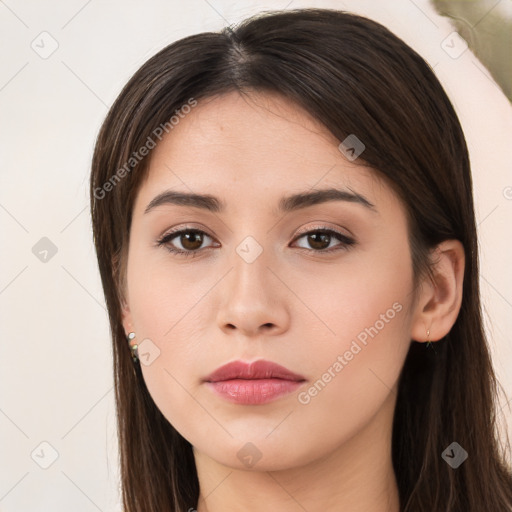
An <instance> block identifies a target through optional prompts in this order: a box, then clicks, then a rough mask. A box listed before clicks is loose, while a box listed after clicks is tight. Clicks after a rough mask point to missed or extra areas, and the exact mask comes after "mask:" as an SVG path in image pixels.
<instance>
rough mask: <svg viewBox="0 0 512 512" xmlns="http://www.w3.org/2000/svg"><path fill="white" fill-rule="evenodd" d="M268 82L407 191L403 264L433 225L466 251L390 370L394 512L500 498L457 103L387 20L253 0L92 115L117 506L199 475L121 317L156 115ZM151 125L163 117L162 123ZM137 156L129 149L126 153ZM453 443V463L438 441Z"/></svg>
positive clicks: (142, 504) (464, 509) (424, 263)
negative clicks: (438, 303)
mask: <svg viewBox="0 0 512 512" xmlns="http://www.w3.org/2000/svg"><path fill="white" fill-rule="evenodd" d="M250 90H257V91H263V92H264V91H268V92H272V93H278V94H280V95H282V96H284V97H286V98H288V99H289V100H292V101H295V102H296V104H297V106H298V108H303V109H305V110H306V111H307V112H308V113H310V114H311V115H312V116H314V117H315V118H316V119H318V120H319V121H320V122H322V123H323V124H324V125H325V126H326V127H327V128H328V129H329V130H330V131H331V132H332V134H334V136H335V137H337V139H338V140H339V141H340V142H341V141H343V140H344V139H345V138H346V137H347V136H348V135H349V134H356V135H357V137H358V138H359V139H360V140H362V141H364V144H365V146H366V149H365V151H364V155H363V156H364V160H365V162H366V163H367V164H368V165H370V166H371V167H372V168H374V169H375V170H376V172H378V173H380V176H383V177H384V178H385V179H386V180H387V181H388V182H389V183H390V184H391V185H392V187H393V188H394V190H395V191H396V192H397V193H398V195H399V197H400V198H401V200H402V201H403V203H404V205H405V206H406V209H407V212H408V220H409V239H410V246H411V252H412V257H413V267H414V273H415V276H416V278H418V276H420V275H423V273H424V272H425V271H427V272H428V261H429V260H428V250H429V249H430V248H432V247H434V246H435V245H436V244H438V243H440V242H442V241H443V240H446V239H458V240H460V241H461V242H462V244H463V246H464V250H465V256H466V267H465V274H464V283H463V287H464V291H463V298H462V306H461V310H460V313H459V315H458V318H457V321H456V323H455V325H454V326H453V328H452V329H451V331H450V333H449V334H448V335H447V336H446V337H445V338H444V339H442V340H440V341H438V342H436V343H435V344H434V345H433V346H435V350H432V346H430V347H428V346H427V345H426V344H424V343H417V342H415V341H411V347H410V350H409V353H408V356H407V359H406V361H405V365H404V367H403V370H402V374H401V376H400V381H399V388H398V397H397V405H396V410H395V416H394V423H393V436H392V460H393V466H394V470H395V474H396V478H397V482H398V488H399V494H400V510H401V511H403V512H422V511H425V512H427V511H428V512H431V511H433V510H435V511H436V512H437V511H446V512H482V511H493V512H498V511H500V512H501V511H510V510H512V475H511V472H510V468H509V467H507V465H506V464H505V458H504V457H505V454H504V453H502V450H503V447H502V446H500V443H499V437H498V428H497V416H496V414H497V413H496V410H497V407H496V404H497V391H498V387H499V384H498V383H497V381H496V377H495V374H494V371H493V368H492V365H491V359H490V355H489V348H488V345H487V341H486V338H485V334H484V330H483V326H482V318H481V311H480V296H479V281H478V279H479V274H478V256H477V234H476V227H475V214H474V209H473V197H472V183H471V174H470V165H469V158H468V151H467V147H466V142H465V139H464V134H463V132H462V129H461V126H460V124H459V121H458V118H457V115H456V113H455V111H454V109H453V107H452V104H451V103H450V101H449V99H448V97H447V95H446V93H445V92H444V90H443V88H442V86H441V85H440V83H439V81H438V80H437V78H436V77H435V75H434V73H433V71H432V69H431V68H430V67H429V65H428V64H427V63H426V62H425V61H424V60H423V59H422V58H421V57H420V56H419V55H418V54H417V53H415V52H414V51H413V50H412V49H411V48H410V47H409V46H407V45H406V44H405V43H404V42H403V41H402V40H401V39H399V38H398V37H396V36H395V35H394V34H392V33H391V32H390V31H389V30H388V29H386V28H385V27H383V26H382V25H380V24H379V23H376V22H374V21H371V20H369V19H366V18H363V17H360V16H357V15H354V14H350V13H346V12H341V11H335V10H330V9H297V10H293V11H273V12H272V11H271V12H263V13H259V14H258V15H256V16H253V17H252V18H250V19H247V20H245V21H244V22H242V23H240V24H239V25H238V26H236V27H235V28H231V27H230V28H225V29H223V30H222V31H220V32H208V33H202V34H197V35H192V36H189V37H186V38H184V39H182V40H179V41H176V42H174V43H172V44H170V45H169V46H167V47H166V48H164V49H163V50H161V51H160V52H158V53H157V54H156V55H155V56H153V57H152V58H150V59H149V60H148V61H147V62H146V63H145V64H144V65H143V66H142V67H141V68H140V69H139V70H138V71H137V72H136V73H135V74H134V75H133V77H132V78H131V79H130V80H129V82H128V83H127V85H126V86H125V87H124V89H123V90H122V92H121V93H120V95H119V97H118V98H117V99H116V101H115V102H114V104H113V106H112V108H111V109H110V111H109V113H108V115H107V117H106V119H105V121H104V123H103V126H102V127H101V130H100V133H99V135H98V139H97V142H96V147H95V151H94V156H93V161H92V173H91V181H90V199H91V214H92V225H93V233H94V243H95V246H96V251H97V257H98V264H99V270H100V274H101V279H102V283H103V289H104V293H105V298H106V303H107V307H108V312H109V318H110V326H111V331H112V341H113V355H114V359H113V369H114V374H115V392H116V405H117V413H118V416H117V418H118V435H119V445H120V466H121V479H122V482H121V484H122V498H123V503H124V508H125V511H126V512H142V511H144V512H157V511H158V512H162V511H179V512H185V511H187V510H189V509H190V508H193V507H196V506H197V501H198V497H199V483H198V479H197V473H196V467H195V461H194V457H193V453H192V447H191V445H190V443H189V442H188V441H187V440H185V439H184V438H183V437H182V436H181V435H180V434H179V433H178V432H177V431H176V430H175V429H174V428H173V426H172V425H171V424H170V423H169V422H168V421H167V420H166V419H165V417H164V416H163V415H162V414H161V412H160V411H159V409H158V408H157V407H156V406H155V403H154V402H153V400H152V398H151V396H150V395H149V393H148V390H147V388H146V386H145V383H144V379H143V377H142V373H141V371H140V366H139V365H137V364H136V365H135V366H134V363H133V362H132V359H131V357H130V353H129V350H128V347H127V341H126V337H125V332H124V330H123V326H122V322H121V320H122V319H121V304H122V301H123V300H124V298H123V297H124V296H123V291H124V286H125V267H126V255H127V249H128V243H129V232H130V224H131V216H132V208H133V203H134V198H135V196H136V194H137V191H138V189H139V187H140V184H141V181H142V179H143V178H144V176H146V175H147V170H148V164H149V160H150V157H151V152H150V151H149V154H148V155H147V156H145V157H144V158H140V157H139V150H140V148H142V147H143V146H146V147H148V145H149V144H150V143H149V140H150V139H151V140H153V142H158V140H155V134H158V133H160V132H159V131H158V130H157V128H158V127H163V128H164V129H165V131H166V132H168V131H170V130H171V129H172V126H171V125H172V123H170V122H169V120H170V119H171V118H172V117H173V116H177V115H179V114H180V112H182V111H183V109H184V105H187V104H189V105H190V104H192V102H193V101H200V100H201V99H204V98H209V97H210V98H211V97H213V96H215V95H220V94H223V93H226V92H229V91H239V92H240V93H242V94H243V93H247V92H249V91H250ZM160 131H161V130H160ZM135 155H137V157H135ZM454 441H455V442H457V443H459V444H460V445H461V446H462V447H463V448H464V449H465V450H466V451H467V452H468V459H467V460H466V461H465V462H464V463H463V464H462V465H461V466H460V467H458V468H457V469H454V468H452V467H451V466H450V465H449V464H447V463H446V461H445V460H444V459H443V457H442V456H441V455H442V453H443V451H444V450H445V449H446V448H447V447H448V446H449V445H450V444H451V443H452V442H454Z"/></svg>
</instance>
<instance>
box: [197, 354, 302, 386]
mask: <svg viewBox="0 0 512 512" xmlns="http://www.w3.org/2000/svg"><path fill="white" fill-rule="evenodd" d="M230 379H284V380H294V381H302V380H306V379H305V378H304V377H303V376H302V375H298V374H297V373H294V372H292V371H290V370H288V369H287V368H285V367H284V366H281V365H279V364H277V363H273V362H272V361H265V360H264V359H260V360H258V361H253V362H251V363H246V362H244V361H232V362H231V363H227V364H225V365H223V366H221V367H219V368H217V369H216V370H215V371H214V372H213V373H211V374H210V375H208V376H207V377H205V379H204V380H205V381H206V382H218V381H222V380H230Z"/></svg>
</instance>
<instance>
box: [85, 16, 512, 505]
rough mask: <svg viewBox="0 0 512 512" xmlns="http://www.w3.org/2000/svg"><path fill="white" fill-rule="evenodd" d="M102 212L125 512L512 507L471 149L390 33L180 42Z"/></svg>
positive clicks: (110, 140)
mask: <svg viewBox="0 0 512 512" xmlns="http://www.w3.org/2000/svg"><path fill="white" fill-rule="evenodd" d="M91 212H92V220H93V230H94V240H95V244H96V250H97V256H98V263H99V268H100V273H101V278H102V282H103V287H104V292H105V296H106V301H107V306H108V310H109V315H110V323H111V330H112V338H113V347H114V371H115V375H116V403H117V409H118V431H119V441H120V458H121V461H120V464H121V478H122V493H123V503H124V507H125V510H126V511H127V512H128V511H129V512H132V511H146V512H147V511H164V510H165V511H167V510H168V511H171V510H172V511H192V510H195V509H197V510H198V511H199V512H205V511H209V512H215V511H219V510H222V511H228V510H245V511H260V510H277V509H278V510H286V511H292V510H308V511H317V510H322V511H330V510H333V511H334V510H335V511H339V510H365V511H372V512H381V511H382V512H384V511H388V512H396V511H404V512H413V511H414V512H418V511H429V512H431V511H432V510H436V511H447V512H448V511H450V512H456V511H457V512H459V511H460V512H462V511H464V512H468V511H470V512H472V511H475V512H476V511H478V512H480V511H483V510H492V511H506V510H512V485H511V484H512V476H511V472H510V468H508V467H507V466H506V464H505V462H504V455H503V454H502V453H501V452H500V446H499V443H498V441H497V437H496V428H495V423H494V421H495V419H494V418H495V417H494V414H495V398H496V387H497V382H496V378H495V375H494V372H493V369H492V366H491V360H490V356H489V350H488V347H487V342H486V339H485V335H484V331H483V328H482V319H481V314H480V299H479V289H478V259H477V238H476V229H475V216H474V210H473V198H472V188H471V175H470V167H469V160H468V152H467V148H466V143H465V139H464V135H463V132H462V129H461V126H460V124H459V121H458V119H457V116H456V114H455V112H454V110H453V108H452V105H451V103H450V101H449V99H448V98H447V96H446V94H445V92H444V91H443V89H442V87H441V85H440V84H439V82H438V80H437V79H436V77H435V76H434V74H433V73H432V71H431V69H430V68H429V66H428V65H427V64H426V63H425V61H424V60H423V59H422V58H421V57H420V56H418V55H417V54H416V53H415V52H414V51H413V50H412V49H411V48H409V47H408V46H407V45H406V44H405V43H404V42H403V41H401V40H400V39H399V38H397V37H396V36H395V35H393V34H392V33H390V31H388V30H387V29H386V28H384V27H383V26H381V25H380V24H378V23H376V22H374V21H370V20H368V19H365V18H363V17H359V16H356V15H353V14H348V13H344V12H339V11H334V10H322V9H303V10H295V11H286V12H274V13H265V14H260V15H258V16H255V17H253V18H252V19H249V20H246V21H245V22H243V23H242V24H240V25H239V26H238V27H237V28H236V29H234V30H232V29H230V28H226V29H224V30H223V31H221V32H220V33H204V34H198V35H194V36H190V37H187V38H185V39H182V40H180V41H177V42H175V43H173V44H171V45H169V46H168V47H166V48H164V49H163V50H162V51H161V52H159V53H158V54H157V55H155V56H154V57H152V58H151V59H150V60H149V61H148V62H146V63H145V64H144V65H143V66H142V67H141V68H140V69H139V70H138V71H137V73H136V74H135V75H134V76H133V77H132V78H131V79H130V81H129V82H128V84H127V85H126V86H125V88H124V89H123V91H122V92H121V94H120V95H119V97H118V98H117V100H116V101H115V103H114V105H113V106H112V108H111V110H110V112H109V114H108V116H107V118H106V120H105V122H104V124H103V126H102V129H101V131H100V134H99V137H98V140H97V144H96V148H95V152H94V157H93V164H92V174H91ZM262 497H264V498H263V499H262Z"/></svg>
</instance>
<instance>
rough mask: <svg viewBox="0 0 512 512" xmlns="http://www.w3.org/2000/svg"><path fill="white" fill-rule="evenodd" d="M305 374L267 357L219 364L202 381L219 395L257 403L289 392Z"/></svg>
mask: <svg viewBox="0 0 512 512" xmlns="http://www.w3.org/2000/svg"><path fill="white" fill-rule="evenodd" d="M304 382H306V379H305V377H303V376H302V375H299V374H297V373H294V372H292V371H290V370H288V369H287V368H285V367H283V366H281V365H278V364H276V363H273V362H271V361H265V360H258V361H254V362H252V363H246V362H243V361H234V362H231V363H228V364H226V365H224V366H221V367H220V368H218V369H217V370H215V371H214V372H213V373H212V374H210V375H209V376H208V377H206V378H205V379H204V383H205V384H206V385H207V386H208V387H209V388H210V389H211V390H212V391H213V392H214V393H216V394H217V395H218V396H220V397H222V398H223V399H225V400H227V401H229V402H232V403H236V404H241V405H243V404H245V405H260V404H265V403H268V402H271V401H273V400H276V399H277V398H279V397H281V396H283V395H286V394H289V393H292V392H293V391H295V390H297V389H298V388H299V387H301V386H302V384H303V383H304Z"/></svg>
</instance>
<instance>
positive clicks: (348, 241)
mask: <svg viewBox="0 0 512 512" xmlns="http://www.w3.org/2000/svg"><path fill="white" fill-rule="evenodd" d="M184 233H199V234H203V235H206V236H207V237H208V238H211V239H212V240H213V237H212V236H210V235H209V234H208V233H206V232H205V231H202V230H200V229H196V228H184V229H180V230H177V231H171V232H170V233H167V234H165V235H164V236H162V237H161V238H160V239H159V240H157V242H156V245H157V246H158V247H161V246H164V247H165V248H166V249H167V250H168V251H169V252H170V253H172V254H175V255H176V256H184V257H187V258H195V257H197V256H199V255H200V253H201V252H202V249H198V250H195V251H187V250H185V251H184V250H182V249H176V248H174V247H171V246H170V245H169V243H170V241H171V240H173V239H174V238H176V237H178V236H179V235H182V234H184ZM312 233H322V234H325V235H331V236H334V237H335V238H336V239H337V240H339V241H340V242H341V243H340V244H339V245H337V246H335V247H331V248H330V249H320V250H318V249H305V248H304V247H301V249H302V250H304V251H307V252H309V253H317V254H325V253H328V254H330V253H333V252H335V251H340V250H348V249H350V247H351V246H353V245H355V244H356V241H355V240H354V239H352V238H350V237H348V236H346V235H344V234H342V233H340V232H338V231H335V230H334V229H331V228H327V227H324V226H319V227H317V228H315V229H312V230H309V231H306V232H304V233H301V234H300V235H299V236H297V237H296V238H295V239H294V240H293V241H294V242H295V241H297V240H300V239H301V238H303V237H304V236H307V235H310V234H312Z"/></svg>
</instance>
